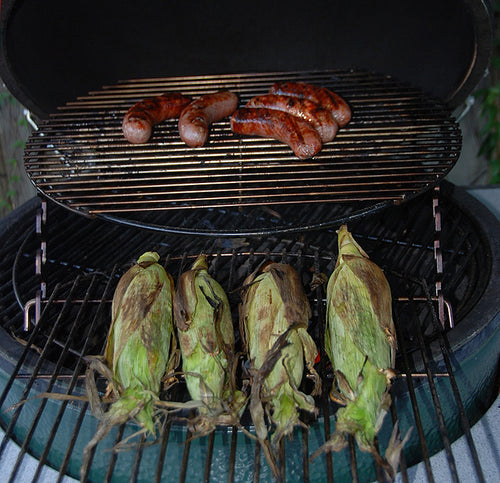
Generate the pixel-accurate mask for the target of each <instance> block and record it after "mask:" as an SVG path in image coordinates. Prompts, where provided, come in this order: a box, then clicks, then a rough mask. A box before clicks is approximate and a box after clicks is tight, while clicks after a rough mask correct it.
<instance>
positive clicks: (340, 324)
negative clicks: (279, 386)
mask: <svg viewBox="0 0 500 483" xmlns="http://www.w3.org/2000/svg"><path fill="white" fill-rule="evenodd" d="M337 233H338V247H339V256H338V259H337V263H336V266H335V270H334V272H333V273H332V275H331V276H330V279H329V281H328V286H327V327H326V331H325V349H326V352H327V354H328V357H329V358H330V360H331V362H332V366H333V369H334V374H335V380H336V385H337V387H338V390H337V389H336V388H335V385H334V388H333V389H332V392H331V398H332V399H333V400H335V401H336V402H339V403H341V404H343V405H345V407H343V408H340V409H339V410H338V412H337V423H336V427H335V433H334V434H333V435H332V437H331V438H330V440H329V441H328V442H327V443H326V444H325V446H324V447H323V448H322V450H334V451H338V450H340V449H342V448H343V447H345V446H346V445H347V440H346V435H348V434H351V435H353V436H354V437H355V439H356V442H357V444H358V446H359V448H360V449H361V450H362V451H365V452H369V453H371V454H373V456H374V457H375V459H376V460H377V461H378V462H379V463H380V464H382V466H383V467H384V468H385V469H386V470H387V473H388V475H389V476H391V477H392V476H394V474H395V471H396V470H397V465H398V462H399V455H400V451H401V448H402V445H403V444H404V443H402V442H400V441H397V439H396V434H395V433H394V434H393V437H392V438H391V442H390V445H389V447H388V448H387V452H386V458H385V459H384V458H382V457H381V456H380V455H379V453H378V451H377V449H376V446H375V436H376V434H377V432H378V431H379V429H380V427H381V426H382V422H383V419H384V416H385V414H386V413H387V411H388V409H389V407H390V404H391V397H390V395H389V388H390V385H391V378H392V377H393V376H394V370H393V368H394V362H395V353H396V335H395V328H394V322H393V319H392V298H391V289H390V287H389V283H388V282H387V279H386V277H385V275H384V273H383V271H382V270H381V269H380V268H379V267H378V266H377V265H376V264H375V263H373V262H372V261H371V260H369V257H368V255H367V254H366V253H365V251H364V250H363V249H362V248H361V247H360V246H359V244H358V243H357V242H356V241H355V240H354V238H353V237H352V235H351V233H349V231H348V230H347V227H346V226H345V225H343V226H341V227H340V229H339V230H338V232H337ZM394 430H395V432H397V427H395V428H394Z"/></svg>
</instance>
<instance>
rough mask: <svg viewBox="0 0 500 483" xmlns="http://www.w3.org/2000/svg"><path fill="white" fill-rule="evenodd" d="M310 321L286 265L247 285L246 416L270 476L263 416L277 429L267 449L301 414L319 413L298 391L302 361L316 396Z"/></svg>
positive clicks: (243, 320)
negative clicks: (248, 388) (248, 380)
mask: <svg viewBox="0 0 500 483" xmlns="http://www.w3.org/2000/svg"><path fill="white" fill-rule="evenodd" d="M310 317H311V309H310V306H309V301H308V300H307V297H306V295H305V293H304V290H303V287H302V283H301V281H300V278H299V276H298V274H297V272H296V271H295V270H294V269H293V268H292V267H291V266H290V265H288V264H282V263H272V262H268V263H266V264H264V265H263V266H262V267H261V268H260V269H257V270H256V271H255V272H254V273H252V274H251V275H250V276H249V277H248V278H247V279H246V280H245V282H244V288H243V293H242V304H241V306H240V324H241V332H242V335H243V337H244V341H245V345H246V350H247V353H248V358H249V361H250V372H251V374H252V391H251V400H250V413H251V416H252V420H253V423H254V426H255V432H256V435H257V438H258V439H259V441H260V442H261V444H262V446H263V448H264V451H265V452H266V457H267V458H268V461H269V463H270V466H271V468H272V469H273V471H275V469H276V468H273V466H274V459H273V456H272V453H271V452H270V447H269V444H268V440H267V436H268V428H267V425H266V422H265V413H267V414H268V415H269V417H270V419H271V422H272V423H273V424H274V426H275V430H274V432H273V434H272V435H271V446H272V448H276V447H277V446H278V444H279V442H280V440H281V439H282V438H283V436H285V435H289V434H290V433H291V432H292V431H293V428H294V427H295V426H297V425H303V423H301V422H300V419H299V409H303V410H305V411H307V412H309V413H312V414H316V412H317V409H316V407H315V402H314V398H313V397H312V396H311V395H307V394H304V393H303V392H301V391H300V390H299V389H298V388H299V386H300V384H301V382H302V378H303V373H304V360H305V365H306V368H307V370H308V371H309V372H310V373H311V374H312V375H313V376H314V377H315V378H316V381H317V385H316V386H315V390H314V391H313V393H317V392H319V378H318V377H317V374H316V372H315V370H314V367H313V366H314V362H315V360H316V357H317V354H318V351H317V348H316V344H315V343H314V341H313V340H312V338H311V336H310V335H309V334H308V332H307V326H308V323H309V319H310Z"/></svg>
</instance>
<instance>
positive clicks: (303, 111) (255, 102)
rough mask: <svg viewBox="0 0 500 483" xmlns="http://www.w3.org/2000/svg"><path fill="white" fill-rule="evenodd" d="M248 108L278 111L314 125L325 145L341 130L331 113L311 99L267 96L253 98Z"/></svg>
mask: <svg viewBox="0 0 500 483" xmlns="http://www.w3.org/2000/svg"><path fill="white" fill-rule="evenodd" d="M246 107H267V108H268V109H276V110H278V111H284V112H288V114H291V115H292V116H296V117H300V118H302V119H304V120H305V121H307V122H309V123H310V124H312V126H313V127H314V128H315V129H316V131H318V134H319V136H320V138H321V141H322V142H324V143H328V142H330V141H331V140H332V139H333V138H334V137H335V135H336V134H337V130H338V128H339V126H338V124H337V121H335V119H334V118H333V116H332V114H331V113H330V111H327V110H326V109H323V108H322V107H321V106H318V104H316V103H315V102H313V101H310V100H309V99H299V98H298V97H291V96H282V95H278V94H267V95H263V96H256V97H253V98H252V99H250V100H249V101H248V102H247V105H246Z"/></svg>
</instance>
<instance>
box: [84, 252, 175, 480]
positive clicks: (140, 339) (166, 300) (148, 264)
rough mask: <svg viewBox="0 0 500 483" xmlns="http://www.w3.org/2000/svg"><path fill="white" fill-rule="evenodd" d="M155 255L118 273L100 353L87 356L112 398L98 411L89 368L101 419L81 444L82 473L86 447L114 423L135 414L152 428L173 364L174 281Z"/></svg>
mask: <svg viewBox="0 0 500 483" xmlns="http://www.w3.org/2000/svg"><path fill="white" fill-rule="evenodd" d="M159 258H160V257H159V255H158V254H157V253H156V252H146V253H144V254H143V255H141V256H140V257H139V259H138V260H137V263H136V264H135V265H133V266H132V267H131V268H130V269H129V270H128V271H127V272H126V273H125V274H124V275H123V276H122V277H121V279H120V281H119V282H118V285H117V287H116V290H115V293H114V295H113V301H112V308H111V313H112V321H111V327H110V330H109V333H108V338H107V341H106V348H105V353H104V358H98V357H94V358H91V361H92V363H91V365H90V366H91V367H93V368H94V369H95V368H97V371H98V372H101V373H103V374H104V375H106V377H107V378H108V380H109V385H108V392H110V393H111V392H112V393H113V394H114V396H115V400H114V401H113V402H112V404H111V406H110V408H109V409H108V411H107V412H103V411H102V408H101V406H100V401H99V399H98V397H97V390H96V388H95V382H93V381H94V379H93V376H92V377H89V371H87V392H88V395H89V399H90V402H91V406H92V409H93V412H94V414H95V415H96V416H97V417H98V418H99V419H100V424H99V426H98V430H97V432H96V434H95V435H94V438H93V439H92V440H91V441H90V442H89V443H88V445H87V446H86V448H85V451H84V460H83V464H82V468H81V474H82V477H83V475H84V473H85V471H86V467H87V465H88V462H89V457H90V450H91V449H92V448H93V447H94V446H95V445H96V444H97V443H98V442H99V441H100V440H101V439H102V438H104V436H106V434H107V433H108V432H109V430H110V429H111V427H112V426H114V425H116V424H122V423H124V422H125V421H127V420H128V419H130V418H134V419H135V420H136V421H137V422H138V423H139V424H140V425H141V426H142V428H143V430H145V431H147V432H149V433H151V434H155V432H156V431H155V420H154V413H155V410H156V408H155V405H156V402H157V401H158V399H159V393H160V390H161V383H162V378H163V376H164V375H165V373H166V372H167V371H169V370H170V369H173V367H170V365H174V364H175V363H174V361H175V351H174V348H175V338H174V337H173V311H172V305H173V293H174V284H173V280H172V277H171V276H170V274H168V273H167V272H166V271H165V269H164V268H163V267H162V266H161V265H159V264H158V263H157V262H158V260H159ZM100 366H101V368H100ZM96 399H97V401H96Z"/></svg>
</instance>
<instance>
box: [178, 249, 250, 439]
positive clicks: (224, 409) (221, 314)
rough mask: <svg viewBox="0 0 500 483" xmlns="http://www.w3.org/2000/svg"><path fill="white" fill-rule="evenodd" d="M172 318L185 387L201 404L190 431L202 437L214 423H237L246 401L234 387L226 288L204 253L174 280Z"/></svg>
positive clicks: (231, 339)
mask: <svg viewBox="0 0 500 483" xmlns="http://www.w3.org/2000/svg"><path fill="white" fill-rule="evenodd" d="M174 320H175V325H176V327H177V335H178V338H179V345H180V347H181V353H182V370H183V372H184V377H185V381H186V385H187V388H188V391H189V394H190V396H191V398H192V399H193V400H194V401H198V402H199V403H200V405H199V407H198V417H197V418H195V420H194V424H193V428H192V429H193V430H194V431H195V432H196V433H197V434H199V435H202V434H207V433H209V432H211V431H212V430H213V429H214V428H215V426H216V425H217V424H232V425H233V424H238V423H239V418H240V416H241V413H242V412H243V410H244V407H245V404H246V398H245V395H244V394H243V393H242V392H241V391H239V390H237V389H236V383H235V381H236V374H235V369H236V365H237V364H236V362H237V356H236V354H235V351H234V344H235V341H234V328H233V321H232V316H231V309H230V306H229V301H228V298H227V295H226V293H225V292H224V289H223V288H222V287H221V286H220V284H219V283H218V282H217V281H216V280H215V279H213V278H212V277H211V276H210V275H209V273H208V265H207V260H206V256H205V255H200V256H199V257H198V258H197V259H196V261H195V262H194V263H193V266H192V267H191V269H190V270H188V271H187V272H184V273H183V274H182V275H181V276H180V278H179V280H178V283H177V289H176V292H175V297H174Z"/></svg>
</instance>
